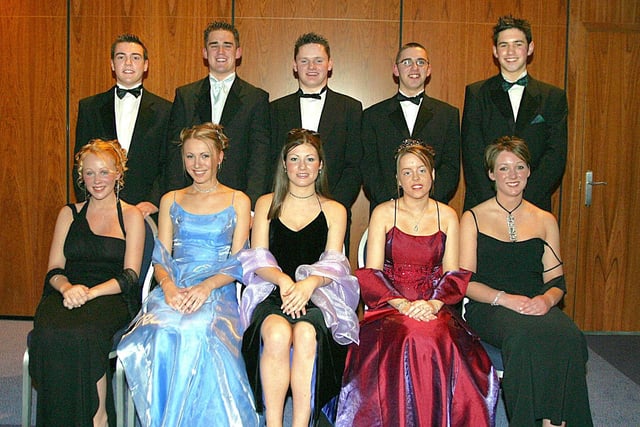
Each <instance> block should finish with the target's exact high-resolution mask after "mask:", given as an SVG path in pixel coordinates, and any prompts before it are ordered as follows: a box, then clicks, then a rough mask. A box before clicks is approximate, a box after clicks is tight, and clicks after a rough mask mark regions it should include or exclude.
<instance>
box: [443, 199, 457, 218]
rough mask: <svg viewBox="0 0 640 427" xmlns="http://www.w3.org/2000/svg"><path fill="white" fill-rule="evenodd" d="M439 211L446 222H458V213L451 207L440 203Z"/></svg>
mask: <svg viewBox="0 0 640 427" xmlns="http://www.w3.org/2000/svg"><path fill="white" fill-rule="evenodd" d="M438 210H439V211H440V217H441V218H442V219H443V220H446V221H451V220H455V221H458V213H457V212H456V210H455V209H453V208H452V207H451V206H449V205H445V204H444V203H439V202H438Z"/></svg>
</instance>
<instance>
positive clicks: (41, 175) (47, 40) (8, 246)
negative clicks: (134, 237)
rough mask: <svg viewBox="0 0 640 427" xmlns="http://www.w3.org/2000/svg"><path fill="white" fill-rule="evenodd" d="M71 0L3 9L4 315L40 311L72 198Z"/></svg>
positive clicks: (0, 275) (0, 299)
mask: <svg viewBox="0 0 640 427" xmlns="http://www.w3.org/2000/svg"><path fill="white" fill-rule="evenodd" d="M65 5H66V2H65V1H64V0H52V1H50V2H46V4H41V2H39V1H35V0H28V1H25V0H4V1H3V3H2V8H0V23H1V25H0V40H2V42H3V44H4V45H5V46H6V47H10V52H9V53H8V54H9V57H10V59H9V60H6V61H2V63H1V64H0V75H2V77H3V79H4V84H3V85H1V86H0V99H2V102H0V162H1V165H0V199H2V210H1V211H0V223H2V233H0V248H1V251H2V257H0V314H11V315H17V316H31V315H33V313H34V311H35V307H36V304H37V302H38V300H39V298H40V295H41V293H42V279H43V278H44V274H45V273H46V269H47V259H48V253H49V244H50V242H51V236H52V234H53V225H54V222H55V219H56V216H57V213H58V210H59V208H60V207H61V205H62V204H64V203H65V201H66V185H67V184H66V172H67V170H66V148H65V147H66V135H65V125H66V117H65V111H66V110H65V107H66V94H65V88H66V72H65V60H66V31H65V28H66V27H65V20H66V10H65ZM43 28H46V31H45V32H43Z"/></svg>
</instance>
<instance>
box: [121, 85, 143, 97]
mask: <svg viewBox="0 0 640 427" xmlns="http://www.w3.org/2000/svg"><path fill="white" fill-rule="evenodd" d="M127 93H130V94H131V95H133V96H135V97H136V98H137V97H139V96H140V94H141V93H142V85H140V86H138V87H134V88H133V89H125V88H122V87H120V86H118V87H116V95H118V98H120V99H122V98H124V96H125V95H126V94H127Z"/></svg>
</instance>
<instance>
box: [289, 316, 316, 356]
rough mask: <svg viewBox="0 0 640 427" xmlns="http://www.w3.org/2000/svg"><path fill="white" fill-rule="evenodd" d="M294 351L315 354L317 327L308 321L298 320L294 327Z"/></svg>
mask: <svg viewBox="0 0 640 427" xmlns="http://www.w3.org/2000/svg"><path fill="white" fill-rule="evenodd" d="M293 345H294V349H295V350H294V351H300V352H306V353H309V354H315V352H316V329H315V328H314V327H313V325H311V324H310V323H307V322H298V323H296V324H295V325H294V327H293Z"/></svg>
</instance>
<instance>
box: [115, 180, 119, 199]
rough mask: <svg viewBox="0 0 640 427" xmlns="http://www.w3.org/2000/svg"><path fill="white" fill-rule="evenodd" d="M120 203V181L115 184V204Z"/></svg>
mask: <svg viewBox="0 0 640 427" xmlns="http://www.w3.org/2000/svg"><path fill="white" fill-rule="evenodd" d="M119 201H120V181H118V182H116V202H119Z"/></svg>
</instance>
